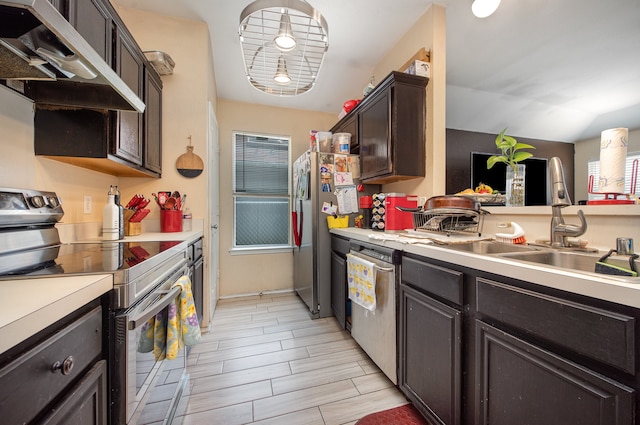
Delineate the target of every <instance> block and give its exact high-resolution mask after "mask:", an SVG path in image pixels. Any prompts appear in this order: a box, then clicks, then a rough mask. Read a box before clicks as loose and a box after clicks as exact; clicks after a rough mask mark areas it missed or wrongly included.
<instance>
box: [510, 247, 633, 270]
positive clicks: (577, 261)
mask: <svg viewBox="0 0 640 425" xmlns="http://www.w3.org/2000/svg"><path fill="white" fill-rule="evenodd" d="M500 257H503V258H510V259H513V260H521V261H528V262H532V263H538V264H543V265H546V266H552V267H559V268H562V269H569V270H577V271H581V272H590V273H595V268H596V263H597V262H598V260H599V259H600V258H601V257H602V255H601V254H584V253H576V252H567V251H552V250H544V251H537V252H518V253H504V254H501V255H500ZM605 262H606V263H608V264H612V265H615V266H618V267H623V268H625V269H628V268H629V257H627V256H611V257H609V258H607V259H606V261H605ZM639 267H640V265H639V264H638V261H636V269H639ZM599 274H600V273H599Z"/></svg>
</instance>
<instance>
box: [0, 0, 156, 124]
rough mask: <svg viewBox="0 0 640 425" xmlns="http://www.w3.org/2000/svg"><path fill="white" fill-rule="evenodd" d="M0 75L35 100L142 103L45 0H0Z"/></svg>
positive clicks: (117, 105) (120, 106)
mask: <svg viewBox="0 0 640 425" xmlns="http://www.w3.org/2000/svg"><path fill="white" fill-rule="evenodd" d="M0 80H6V81H7V86H8V87H11V88H13V89H14V90H17V91H20V92H22V93H23V94H24V95H25V96H27V97H29V98H31V99H33V101H34V102H36V103H46V104H51V105H58V106H72V107H83V108H95V109H112V110H129V111H137V112H144V108H145V104H144V102H143V101H142V100H140V98H139V97H138V96H137V95H136V94H135V93H134V92H133V91H132V90H131V89H130V88H129V86H127V85H126V84H125V82H124V81H122V79H120V77H119V76H118V75H117V74H116V73H115V71H114V70H113V69H111V67H110V66H109V65H108V64H107V63H106V62H105V61H104V60H103V59H102V57H101V56H100V55H99V54H98V53H97V52H96V51H95V50H94V49H93V48H92V47H91V46H90V45H89V43H87V41H86V40H84V38H82V36H81V35H80V34H79V33H78V31H76V29H75V28H73V26H72V25H71V24H70V23H69V22H68V21H67V20H66V19H65V18H64V17H63V16H62V15H61V14H60V13H59V12H58V10H57V9H56V8H55V6H54V5H53V4H51V3H50V2H49V1H48V0H0Z"/></svg>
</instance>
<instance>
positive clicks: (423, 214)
mask: <svg viewBox="0 0 640 425" xmlns="http://www.w3.org/2000/svg"><path fill="white" fill-rule="evenodd" d="M412 214H413V225H414V228H415V230H419V231H426V232H436V233H445V234H447V235H450V234H453V233H455V234H458V233H462V234H476V235H478V236H482V225H483V223H484V214H485V213H484V211H482V210H480V211H475V210H469V209H462V208H438V209H432V210H423V211H413V212H412Z"/></svg>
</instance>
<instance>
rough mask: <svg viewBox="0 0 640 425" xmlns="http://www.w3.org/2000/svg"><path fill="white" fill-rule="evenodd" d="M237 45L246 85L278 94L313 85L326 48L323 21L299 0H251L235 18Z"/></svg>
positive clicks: (292, 94)
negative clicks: (239, 47) (238, 16)
mask: <svg viewBox="0 0 640 425" xmlns="http://www.w3.org/2000/svg"><path fill="white" fill-rule="evenodd" d="M238 35H239V36H240V46H241V49H242V59H243V61H244V67H245V73H246V76H247V79H248V80H249V83H250V84H251V85H252V86H253V87H255V88H256V89H258V90H261V91H263V92H265V93H269V94H274V95H278V96H295V95H298V94H302V93H305V92H307V91H309V90H310V89H311V88H312V87H313V86H314V84H315V82H316V78H317V77H318V71H319V70H320V66H321V65H322V61H323V59H324V55H325V53H326V52H327V49H328V47H329V27H328V25H327V22H326V20H325V19H324V17H323V16H322V15H321V14H320V13H319V12H318V11H317V10H316V9H314V8H313V7H312V6H311V5H310V4H309V3H307V2H305V1H303V0H256V1H254V2H253V3H251V4H250V5H248V6H247V7H245V8H244V10H243V11H242V13H241V14H240V28H239V31H238Z"/></svg>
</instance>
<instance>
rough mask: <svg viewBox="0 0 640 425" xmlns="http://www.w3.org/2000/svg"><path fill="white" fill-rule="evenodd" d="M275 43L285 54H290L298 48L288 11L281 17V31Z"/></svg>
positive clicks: (274, 40)
mask: <svg viewBox="0 0 640 425" xmlns="http://www.w3.org/2000/svg"><path fill="white" fill-rule="evenodd" d="M273 42H274V43H276V46H277V47H278V49H280V50H282V51H283V52H290V51H292V50H293V49H295V48H296V38H295V37H294V36H293V30H292V29H291V18H289V13H288V12H287V11H286V10H285V11H284V13H283V14H282V16H280V29H279V30H278V35H276V38H274V39H273Z"/></svg>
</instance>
